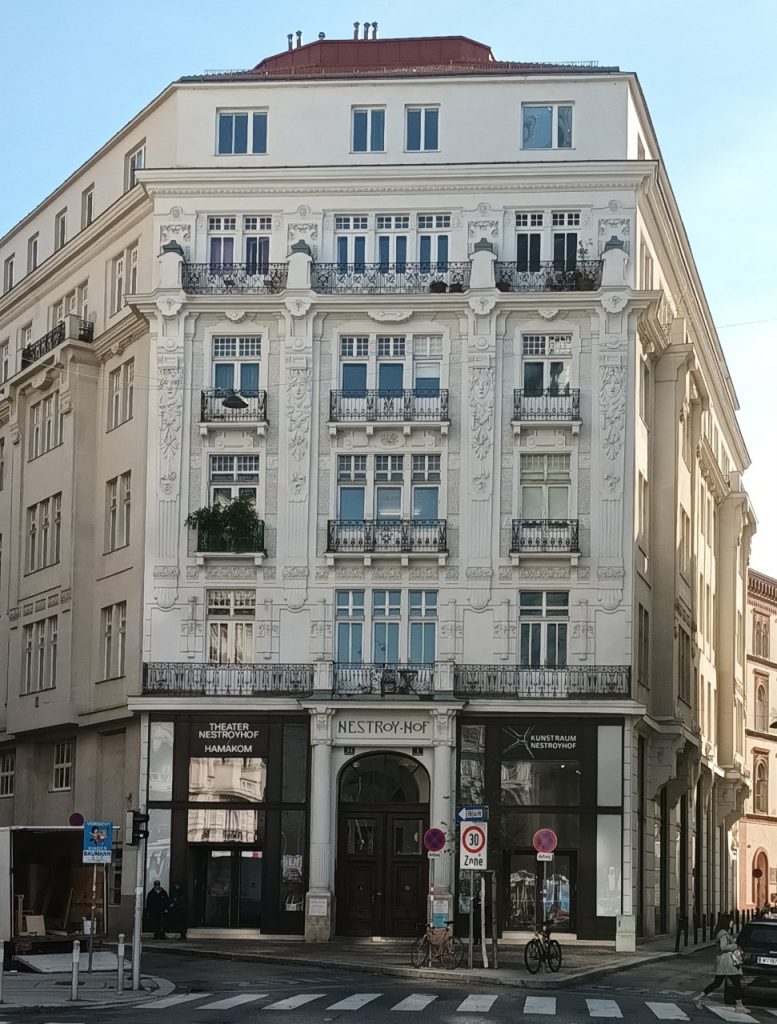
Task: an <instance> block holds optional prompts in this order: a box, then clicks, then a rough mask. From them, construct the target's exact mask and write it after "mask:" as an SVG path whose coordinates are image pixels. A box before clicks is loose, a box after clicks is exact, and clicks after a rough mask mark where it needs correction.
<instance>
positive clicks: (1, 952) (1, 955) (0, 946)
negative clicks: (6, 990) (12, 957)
mask: <svg viewBox="0 0 777 1024" xmlns="http://www.w3.org/2000/svg"><path fill="white" fill-rule="evenodd" d="M4 968H5V943H4V942H0V1003H2V1001H3V969H4Z"/></svg>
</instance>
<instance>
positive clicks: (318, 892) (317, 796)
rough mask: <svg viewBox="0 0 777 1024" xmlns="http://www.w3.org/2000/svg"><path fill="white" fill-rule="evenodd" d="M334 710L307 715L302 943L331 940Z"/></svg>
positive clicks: (328, 709)
mask: <svg viewBox="0 0 777 1024" xmlns="http://www.w3.org/2000/svg"><path fill="white" fill-rule="evenodd" d="M333 715H334V710H333V709H331V708H327V709H325V710H322V711H314V712H312V715H311V737H310V742H311V747H312V764H311V768H310V777H311V778H310V801H309V803H308V807H309V808H310V810H309V813H310V871H309V883H308V891H307V894H306V896H305V941H306V942H328V941H329V940H330V939H331V937H332V909H333V908H332V890H331V888H330V884H329V880H330V878H331V873H332V836H331V832H330V829H331V797H332V738H331V735H330V726H331V720H332V716H333Z"/></svg>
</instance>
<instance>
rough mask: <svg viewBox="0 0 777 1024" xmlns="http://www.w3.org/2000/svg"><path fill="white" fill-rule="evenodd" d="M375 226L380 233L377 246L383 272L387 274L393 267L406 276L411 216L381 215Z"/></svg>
mask: <svg viewBox="0 0 777 1024" xmlns="http://www.w3.org/2000/svg"><path fill="white" fill-rule="evenodd" d="M375 226H376V228H377V230H378V232H379V234H378V239H377V244H378V263H379V265H380V269H381V271H382V272H383V273H386V272H387V271H388V270H389V268H390V267H392V268H393V269H394V270H396V271H397V273H399V274H404V273H405V270H406V268H407V231H408V230H409V228H410V217H409V215H404V214H385V213H384V214H379V215H378V216H377V217H376V218H375ZM400 232H401V233H400Z"/></svg>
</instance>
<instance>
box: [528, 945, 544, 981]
mask: <svg viewBox="0 0 777 1024" xmlns="http://www.w3.org/2000/svg"><path fill="white" fill-rule="evenodd" d="M543 959H544V956H543V952H542V946H541V945H540V940H539V939H531V941H529V942H527V943H526V946H525V948H524V951H523V962H524V963H525V964H526V970H527V971H528V972H529V974H536V973H537V971H538V970H539V969H540V967H542V961H543Z"/></svg>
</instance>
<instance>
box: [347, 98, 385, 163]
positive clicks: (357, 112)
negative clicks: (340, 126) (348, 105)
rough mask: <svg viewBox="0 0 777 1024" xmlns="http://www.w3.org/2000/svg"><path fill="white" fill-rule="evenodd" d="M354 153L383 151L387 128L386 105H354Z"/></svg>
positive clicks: (352, 144)
mask: <svg viewBox="0 0 777 1024" xmlns="http://www.w3.org/2000/svg"><path fill="white" fill-rule="evenodd" d="M352 122H353V138H352V143H351V146H352V149H353V152H354V153H382V152H383V150H384V136H385V130H386V111H385V108H384V107H354V108H353V111H352Z"/></svg>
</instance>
